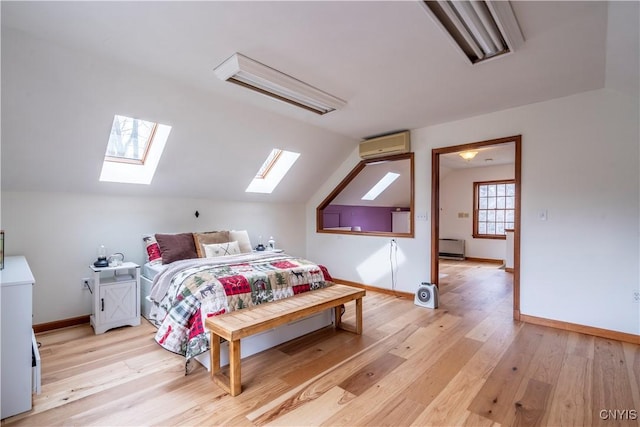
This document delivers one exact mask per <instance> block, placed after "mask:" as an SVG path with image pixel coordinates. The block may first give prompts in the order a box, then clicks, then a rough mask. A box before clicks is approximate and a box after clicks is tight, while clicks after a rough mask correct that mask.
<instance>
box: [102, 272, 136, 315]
mask: <svg viewBox="0 0 640 427" xmlns="http://www.w3.org/2000/svg"><path fill="white" fill-rule="evenodd" d="M135 292H136V282H122V283H114V284H109V285H107V286H104V285H103V286H101V287H100V312H99V314H98V318H99V321H100V323H104V324H106V323H113V322H117V321H119V320H123V319H128V318H131V317H135V316H136V314H137V312H136V304H137V301H138V299H137V298H136V295H135Z"/></svg>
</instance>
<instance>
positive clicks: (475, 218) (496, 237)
mask: <svg viewBox="0 0 640 427" xmlns="http://www.w3.org/2000/svg"><path fill="white" fill-rule="evenodd" d="M492 184H513V185H514V186H515V191H518V188H517V186H516V180H515V179H497V180H492V181H475V182H474V183H473V233H472V236H473V238H474V239H494V240H506V238H507V235H506V234H480V233H479V232H478V211H479V210H480V208H479V205H480V202H479V200H478V199H479V196H478V193H479V188H480V186H481V185H492ZM513 197H514V207H513V208H512V209H507V208H504V210H512V211H513V214H514V223H515V213H516V208H515V201H516V200H515V199H516V195H515V194H514V196H513ZM505 228H506V227H505Z"/></svg>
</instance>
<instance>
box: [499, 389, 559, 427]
mask: <svg viewBox="0 0 640 427" xmlns="http://www.w3.org/2000/svg"><path fill="white" fill-rule="evenodd" d="M550 394H551V384H549V383H545V382H542V381H538V380H535V379H533V378H530V379H529V381H527V387H526V390H525V392H524V396H522V398H520V399H519V400H518V401H517V402H516V403H515V407H516V411H515V413H516V416H515V421H514V422H513V424H511V423H509V425H513V426H539V425H541V424H542V417H543V415H544V413H545V411H546V409H547V403H548V401H549V396H550Z"/></svg>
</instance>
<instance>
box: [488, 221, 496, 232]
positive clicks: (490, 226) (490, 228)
mask: <svg viewBox="0 0 640 427" xmlns="http://www.w3.org/2000/svg"><path fill="white" fill-rule="evenodd" d="M487 234H496V225H495V224H494V223H492V222H488V223H487Z"/></svg>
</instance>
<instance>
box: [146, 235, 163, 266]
mask: <svg viewBox="0 0 640 427" xmlns="http://www.w3.org/2000/svg"><path fill="white" fill-rule="evenodd" d="M142 241H143V242H144V247H145V251H146V254H147V261H148V262H149V264H151V265H155V264H161V263H162V253H160V246H158V242H157V241H156V238H155V237H153V236H143V237H142Z"/></svg>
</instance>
